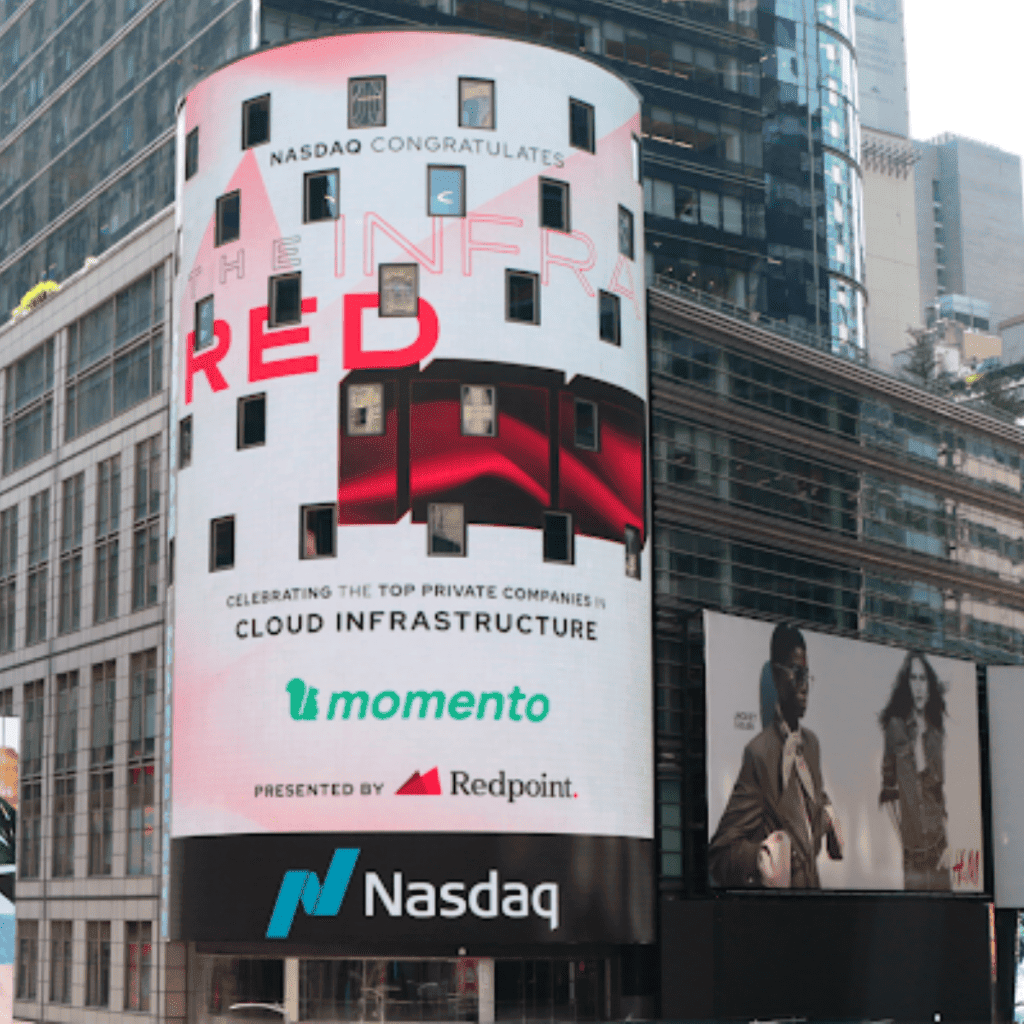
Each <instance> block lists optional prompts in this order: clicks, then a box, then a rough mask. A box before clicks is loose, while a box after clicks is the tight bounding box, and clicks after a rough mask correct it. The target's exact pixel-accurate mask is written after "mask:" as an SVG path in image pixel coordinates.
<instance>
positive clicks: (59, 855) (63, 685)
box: [53, 672, 78, 878]
mask: <svg viewBox="0 0 1024 1024" xmlns="http://www.w3.org/2000/svg"><path fill="white" fill-rule="evenodd" d="M56 697H57V700H56V716H57V722H56V728H55V730H54V731H55V733H56V735H55V738H54V747H55V751H54V780H53V877H54V878H71V877H72V876H73V875H74V873H75V767H76V763H75V762H76V760H77V755H78V673H77V672H62V673H61V674H60V675H58V676H57V694H56Z"/></svg>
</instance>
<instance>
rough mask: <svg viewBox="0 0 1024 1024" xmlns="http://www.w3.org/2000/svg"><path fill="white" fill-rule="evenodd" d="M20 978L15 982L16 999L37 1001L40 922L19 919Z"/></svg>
mask: <svg viewBox="0 0 1024 1024" xmlns="http://www.w3.org/2000/svg"><path fill="white" fill-rule="evenodd" d="M17 934H18V976H17V979H16V981H15V992H14V997H15V999H26V1000H35V999H37V998H38V996H37V995H36V992H37V988H36V986H37V985H38V978H39V922H38V921H29V920H27V919H26V918H19V920H18V923H17Z"/></svg>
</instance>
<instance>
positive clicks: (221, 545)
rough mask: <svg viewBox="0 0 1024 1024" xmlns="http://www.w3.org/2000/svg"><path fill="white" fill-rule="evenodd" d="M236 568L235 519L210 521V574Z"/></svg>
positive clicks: (226, 518)
mask: <svg viewBox="0 0 1024 1024" xmlns="http://www.w3.org/2000/svg"><path fill="white" fill-rule="evenodd" d="M234 567H235V517H234V516H225V517H224V518H223V519H213V520H211V521H210V572H217V571H218V570H219V569H233V568H234Z"/></svg>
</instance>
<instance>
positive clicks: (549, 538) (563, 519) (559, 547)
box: [544, 512, 572, 562]
mask: <svg viewBox="0 0 1024 1024" xmlns="http://www.w3.org/2000/svg"><path fill="white" fill-rule="evenodd" d="M544 561H545V562H571V561H572V516H570V515H567V514H566V513H565V512H545V513H544Z"/></svg>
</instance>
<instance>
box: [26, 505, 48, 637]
mask: <svg viewBox="0 0 1024 1024" xmlns="http://www.w3.org/2000/svg"><path fill="white" fill-rule="evenodd" d="M28 521H29V544H28V597H27V600H26V609H25V643H26V644H36V643H39V641H40V640H45V639H46V581H47V576H48V572H47V570H48V558H49V553H50V492H49V490H45V491H40V492H39V493H38V494H33V495H32V497H31V498H30V499H29V520H28Z"/></svg>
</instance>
